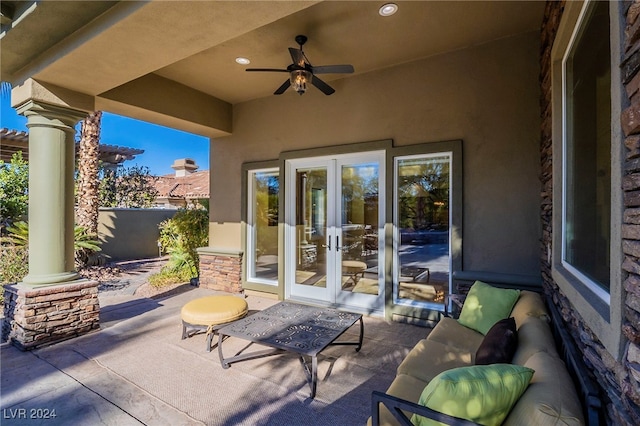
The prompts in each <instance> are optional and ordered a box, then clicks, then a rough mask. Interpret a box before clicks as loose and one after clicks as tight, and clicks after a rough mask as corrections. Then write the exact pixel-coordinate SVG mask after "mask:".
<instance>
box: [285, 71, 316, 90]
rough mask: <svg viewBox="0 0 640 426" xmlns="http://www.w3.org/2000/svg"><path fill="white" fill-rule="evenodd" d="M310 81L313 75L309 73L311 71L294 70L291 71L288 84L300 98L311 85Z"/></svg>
mask: <svg viewBox="0 0 640 426" xmlns="http://www.w3.org/2000/svg"><path fill="white" fill-rule="evenodd" d="M312 79H313V74H312V73H311V71H307V70H294V71H291V76H290V77H289V82H290V83H291V87H293V90H295V91H296V92H298V94H299V95H301V96H302V94H303V93H304V92H306V91H307V85H308V84H311V80H312Z"/></svg>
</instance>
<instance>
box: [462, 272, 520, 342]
mask: <svg viewBox="0 0 640 426" xmlns="http://www.w3.org/2000/svg"><path fill="white" fill-rule="evenodd" d="M519 297H520V290H515V289H504V288H496V287H493V286H490V285H489V284H485V283H483V282H482V281H476V282H475V283H474V284H473V285H472V286H471V289H469V294H467V298H466V299H465V301H464V305H463V306H462V311H461V312H460V317H459V318H458V322H459V323H460V324H462V325H464V326H465V327H469V328H471V329H472V330H476V331H478V332H480V333H482V334H485V335H486V334H487V332H488V331H489V329H490V328H491V327H493V325H494V324H495V323H497V322H498V321H500V320H501V319H505V318H508V317H509V315H510V314H511V310H512V309H513V305H515V304H516V302H517V301H518V298H519Z"/></svg>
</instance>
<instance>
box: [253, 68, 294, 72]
mask: <svg viewBox="0 0 640 426" xmlns="http://www.w3.org/2000/svg"><path fill="white" fill-rule="evenodd" d="M245 71H267V72H289V70H281V69H278V68H247V69H246V70H245Z"/></svg>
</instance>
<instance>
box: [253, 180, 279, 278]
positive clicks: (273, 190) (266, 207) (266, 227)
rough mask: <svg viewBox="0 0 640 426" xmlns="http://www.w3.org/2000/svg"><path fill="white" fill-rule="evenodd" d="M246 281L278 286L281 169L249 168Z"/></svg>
mask: <svg viewBox="0 0 640 426" xmlns="http://www.w3.org/2000/svg"><path fill="white" fill-rule="evenodd" d="M247 183H248V188H247V193H248V203H247V281H252V282H257V283H261V284H268V285H274V286H277V285H278V214H279V212H278V202H279V196H280V180H279V176H278V169H262V170H249V171H248V179H247Z"/></svg>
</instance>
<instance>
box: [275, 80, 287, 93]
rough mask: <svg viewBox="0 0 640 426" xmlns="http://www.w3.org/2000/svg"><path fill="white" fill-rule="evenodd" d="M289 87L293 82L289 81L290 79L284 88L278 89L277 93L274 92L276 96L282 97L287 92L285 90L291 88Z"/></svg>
mask: <svg viewBox="0 0 640 426" xmlns="http://www.w3.org/2000/svg"><path fill="white" fill-rule="evenodd" d="M289 86H291V82H290V81H289V79H287V81H285V82H284V83H282V86H280V87H278V88H277V89H276V91H275V92H273V94H274V95H282V94H283V93H284V92H285V90H287V89H288V88H289Z"/></svg>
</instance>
